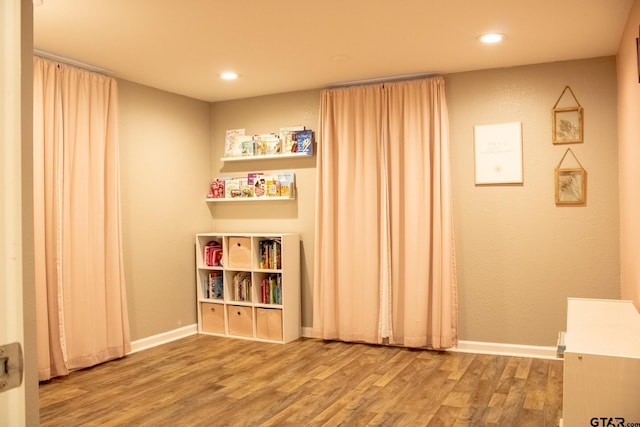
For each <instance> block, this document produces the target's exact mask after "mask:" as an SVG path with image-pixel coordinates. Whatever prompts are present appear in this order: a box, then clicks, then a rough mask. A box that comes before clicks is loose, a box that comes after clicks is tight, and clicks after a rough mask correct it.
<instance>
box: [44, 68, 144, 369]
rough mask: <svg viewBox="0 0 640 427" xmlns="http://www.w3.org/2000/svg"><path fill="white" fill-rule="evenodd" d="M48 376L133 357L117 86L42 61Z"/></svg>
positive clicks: (99, 77)
mask: <svg viewBox="0 0 640 427" xmlns="http://www.w3.org/2000/svg"><path fill="white" fill-rule="evenodd" d="M33 108H34V137H33V139H34V194H35V196H34V197H35V200H34V211H35V212H34V216H35V252H36V266H35V267H36V293H37V301H36V304H37V339H38V369H39V379H40V380H44V379H48V378H51V377H55V376H59V375H65V374H67V373H68V372H69V371H71V370H74V369H79V368H84V367H87V366H92V365H95V364H98V363H101V362H104V361H106V360H110V359H113V358H117V357H122V356H124V355H125V354H126V353H127V352H128V351H130V346H131V344H130V337H129V324H128V318H127V304H126V293H125V283H124V269H123V265H122V239H121V225H120V194H119V181H118V175H119V173H118V167H119V166H118V140H117V84H116V81H115V79H113V78H111V77H107V76H103V75H100V74H97V73H92V72H89V71H86V70H81V69H78V68H74V67H71V66H68V65H65V64H60V63H57V62H55V61H51V60H48V59H44V58H39V57H34V103H33Z"/></svg>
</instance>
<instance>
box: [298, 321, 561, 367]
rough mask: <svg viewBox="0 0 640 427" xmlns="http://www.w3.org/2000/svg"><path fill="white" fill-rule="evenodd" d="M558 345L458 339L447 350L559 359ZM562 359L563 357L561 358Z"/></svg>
mask: <svg viewBox="0 0 640 427" xmlns="http://www.w3.org/2000/svg"><path fill="white" fill-rule="evenodd" d="M312 331H313V329H312V328H309V327H302V328H301V334H302V336H303V337H305V338H313V334H312ZM557 350H558V349H557V348H556V347H545V346H534V345H522V344H500V343H492V342H480V341H458V345H457V346H456V347H454V348H450V349H447V351H452V352H458V353H476V354H496V355H499V356H517V357H533V358H537V359H558V356H557ZM560 360H561V359H560Z"/></svg>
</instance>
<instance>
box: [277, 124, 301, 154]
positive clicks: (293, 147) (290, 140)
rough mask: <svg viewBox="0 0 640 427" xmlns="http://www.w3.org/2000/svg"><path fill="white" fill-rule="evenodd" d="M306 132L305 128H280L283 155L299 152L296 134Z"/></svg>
mask: <svg viewBox="0 0 640 427" xmlns="http://www.w3.org/2000/svg"><path fill="white" fill-rule="evenodd" d="M301 130H304V126H287V127H282V128H280V141H281V142H282V152H283V153H295V152H297V151H298V143H297V141H296V132H297V131H301Z"/></svg>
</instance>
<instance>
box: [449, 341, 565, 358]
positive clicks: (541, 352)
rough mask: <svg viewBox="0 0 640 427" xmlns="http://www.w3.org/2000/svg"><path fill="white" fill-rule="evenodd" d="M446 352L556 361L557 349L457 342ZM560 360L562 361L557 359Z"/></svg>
mask: <svg viewBox="0 0 640 427" xmlns="http://www.w3.org/2000/svg"><path fill="white" fill-rule="evenodd" d="M448 351H455V352H459V353H477V354H497V355H500V356H517V357H533V358H536V359H558V349H557V348H556V347H553V346H550V347H546V346H537V345H522V344H501V343H493V342H479V341H458V345H457V346H456V347H454V348H450V349H448ZM559 360H562V359H559Z"/></svg>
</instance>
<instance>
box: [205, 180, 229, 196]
mask: <svg viewBox="0 0 640 427" xmlns="http://www.w3.org/2000/svg"><path fill="white" fill-rule="evenodd" d="M225 182H226V180H225V179H222V178H216V179H214V180H213V181H211V185H210V186H209V198H211V199H223V198H224V197H225Z"/></svg>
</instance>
